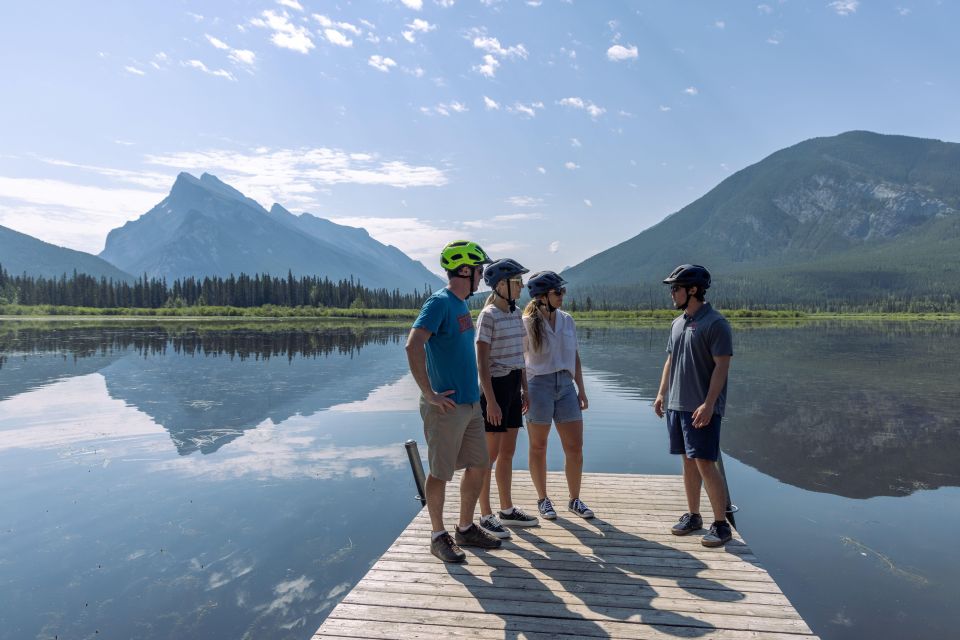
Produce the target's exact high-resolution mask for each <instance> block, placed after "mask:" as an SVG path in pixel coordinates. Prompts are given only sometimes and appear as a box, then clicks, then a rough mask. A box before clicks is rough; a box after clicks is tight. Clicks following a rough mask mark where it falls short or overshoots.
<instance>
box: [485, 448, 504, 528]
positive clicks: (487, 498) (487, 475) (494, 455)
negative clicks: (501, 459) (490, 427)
mask: <svg viewBox="0 0 960 640" xmlns="http://www.w3.org/2000/svg"><path fill="white" fill-rule="evenodd" d="M485 435H486V438H487V455H488V456H489V457H490V465H489V466H488V467H487V468H486V470H485V471H484V472H483V483H482V484H481V485H480V515H481V516H485V515H488V514H491V513H493V509H492V508H491V507H490V472H491V467H493V464H494V463H495V462H496V461H497V454H498V453H499V452H500V441H501V439H502V436H503V434H502V433H490V432H489V431H488V432H487V433H486V434H485ZM497 470H498V471H499V470H500V465H497ZM499 482H500V475H499V473H498V474H497V483H499Z"/></svg>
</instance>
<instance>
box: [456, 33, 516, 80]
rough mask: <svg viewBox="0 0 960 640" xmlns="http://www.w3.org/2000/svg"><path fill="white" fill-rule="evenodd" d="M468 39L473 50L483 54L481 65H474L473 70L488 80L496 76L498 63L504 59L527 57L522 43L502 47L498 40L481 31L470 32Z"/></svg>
mask: <svg viewBox="0 0 960 640" xmlns="http://www.w3.org/2000/svg"><path fill="white" fill-rule="evenodd" d="M468 37H470V38H471V39H472V42H473V47H474V48H475V49H479V50H480V51H483V52H484V56H483V63H482V64H479V65H475V66H474V67H473V70H474V71H477V72H479V73H480V74H481V75H483V76H486V77H488V78H493V77H494V76H495V75H496V73H497V68H499V67H500V61H501V60H503V59H504V58H510V59H513V58H520V59H524V60H525V59H526V58H527V56H528V55H529V53H528V51H527V48H526V47H525V46H524V45H523V43H519V44H515V45H511V46H509V47H504V46H503V45H502V44H500V40H499V39H497V38H494V37H492V36H489V35H487V33H486V31H485V30H483V29H472V30H470V32H469V36H468Z"/></svg>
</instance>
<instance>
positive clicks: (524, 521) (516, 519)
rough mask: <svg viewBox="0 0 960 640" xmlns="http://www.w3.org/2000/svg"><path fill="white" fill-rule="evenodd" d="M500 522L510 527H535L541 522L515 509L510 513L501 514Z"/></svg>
mask: <svg viewBox="0 0 960 640" xmlns="http://www.w3.org/2000/svg"><path fill="white" fill-rule="evenodd" d="M500 522H501V523H502V524H505V525H507V526H508V527H535V526H537V525H538V524H540V520H538V519H537V518H535V517H534V516H531V515H527V514H526V513H524V512H523V511H521V510H520V509H517V508H516V507H513V508H512V509H511V510H510V511H509V512H504V511H501V512H500Z"/></svg>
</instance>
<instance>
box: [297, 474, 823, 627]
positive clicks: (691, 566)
mask: <svg viewBox="0 0 960 640" xmlns="http://www.w3.org/2000/svg"><path fill="white" fill-rule="evenodd" d="M583 480H584V481H583V490H582V495H583V496H584V499H586V500H587V501H588V503H589V504H590V505H591V507H592V508H594V509H595V510H596V512H597V514H598V517H597V518H595V519H593V520H581V519H579V518H576V517H575V516H574V515H573V514H568V513H567V512H566V504H565V501H561V500H558V499H556V497H555V504H556V506H557V508H558V513H559V515H560V517H559V519H558V520H556V521H543V520H542V521H541V526H539V527H533V528H529V529H520V528H517V529H513V537H512V539H510V540H508V541H505V543H504V546H503V547H502V548H501V549H497V550H494V551H481V550H473V549H467V550H466V551H467V556H468V560H467V562H466V563H464V564H457V565H445V564H443V563H441V562H439V561H438V560H437V559H436V558H434V557H433V556H432V555H431V554H430V552H429V534H430V531H431V529H432V527H431V526H430V521H429V518H428V516H427V514H426V511H425V510H423V511H421V512H420V513H419V514H418V515H417V516H416V517H415V518H414V519H413V521H412V522H411V523H410V525H409V526H408V527H407V528H406V529H405V530H404V531H403V532H402V533H401V535H400V536H399V537H398V538H397V540H396V541H395V542H394V543H393V544H392V545H391V546H390V548H389V549H388V550H387V551H386V552H385V553H384V554H383V556H381V558H380V559H379V560H378V561H377V562H376V563H375V564H374V566H373V567H372V568H371V569H370V571H369V572H368V573H367V575H366V576H365V577H364V579H363V580H361V582H360V583H359V584H358V585H357V586H356V587H355V588H354V589H353V591H351V592H350V593H348V594H347V595H346V596H345V597H344V599H343V601H342V602H340V604H338V605H337V606H336V607H335V608H334V610H333V611H332V612H331V613H330V615H329V616H328V617H327V619H326V621H325V622H324V623H323V625H322V626H321V628H320V629H319V630H318V631H317V634H316V635H315V636H314V638H315V640H319V639H320V638H326V637H330V638H334V637H336V638H376V639H381V640H388V639H394V638H395V639H396V640H401V639H402V640H409V639H411V638H431V639H432V638H436V637H452V638H463V637H467V636H470V637H473V638H478V639H487V638H504V637H516V638H536V639H537V640H540V639H544V640H545V639H546V638H558V637H563V638H572V637H608V638H631V639H647V638H650V639H653V638H657V639H661V638H668V637H670V638H678V637H680V638H684V637H686V638H697V637H704V636H709V637H711V638H722V639H724V640H739V639H740V638H760V637H762V638H775V639H776V640H786V639H787V638H799V637H812V634H811V631H810V629H809V627H808V626H807V624H806V623H805V622H804V621H803V619H802V618H801V617H800V616H799V614H798V613H797V612H796V610H795V609H794V608H793V606H792V605H791V604H790V602H789V600H788V599H787V598H786V596H784V595H783V593H782V592H781V591H780V588H779V587H778V586H777V584H776V582H774V581H773V579H772V578H771V577H770V575H769V574H768V573H767V572H766V571H765V570H764V568H763V566H762V564H761V563H760V561H759V559H758V558H757V557H756V556H755V555H754V554H753V552H752V551H751V550H750V547H749V546H747V545H746V543H745V542H744V541H743V540H742V538H740V537H739V536H738V535H736V534H735V539H734V541H733V542H731V543H730V544H729V545H727V546H726V547H724V548H720V549H707V548H705V547H703V546H702V545H701V544H700V537H701V536H702V535H703V534H702V533H700V534H694V535H691V536H684V537H677V536H673V535H671V534H670V527H671V526H672V525H673V524H674V523H675V522H676V519H677V517H678V516H679V515H680V514H681V513H683V511H685V510H686V498H685V494H684V492H683V484H682V481H681V479H680V478H679V476H634V475H630V474H585V475H584V479H583ZM457 481H458V478H456V479H455V481H454V482H452V483H450V484H449V485H448V487H447V503H446V507H447V509H446V512H447V513H445V519H446V522H447V525H448V528H451V529H452V526H453V524H455V521H456V519H457V515H458V514H456V512H455V511H456V508H457V505H458V503H459V499H458V498H459V497H458V495H457V493H458V482H457ZM548 485H549V490H550V491H553V492H557V493H555V496H563V497H565V496H566V484H565V480H564V477H563V474H562V473H551V474H549V478H548ZM491 493H492V497H493V498H494V506H497V493H496V486H494V487H493V490H492V492H491ZM513 496H514V501H515V503H516V504H518V505H519V506H521V508H524V507H526V508H527V509H528V510H529V511H531V512H532V511H535V509H534V508H531V507H534V506H535V504H536V493H535V492H534V490H533V486H532V484H531V483H530V480H529V476H528V475H527V474H525V473H523V472H517V473H516V474H515V475H514V482H513ZM701 500H702V503H701V504H702V505H703V506H709V502H708V501H707V499H706V496H705V495H704V496H702V498H701ZM708 515H709V514H708Z"/></svg>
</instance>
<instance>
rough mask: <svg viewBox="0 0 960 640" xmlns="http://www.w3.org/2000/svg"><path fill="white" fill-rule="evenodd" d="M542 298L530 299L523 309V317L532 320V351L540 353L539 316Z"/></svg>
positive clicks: (541, 345)
mask: <svg viewBox="0 0 960 640" xmlns="http://www.w3.org/2000/svg"><path fill="white" fill-rule="evenodd" d="M542 298H543V296H537V297H536V298H532V299H531V300H530V302H528V303H527V306H526V307H524V309H523V317H524V318H528V317H532V318H533V335H531V336H530V343H531V344H532V345H533V350H534V351H540V349H541V348H542V347H543V315H541V314H540V307H541V306H543V300H542Z"/></svg>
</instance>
